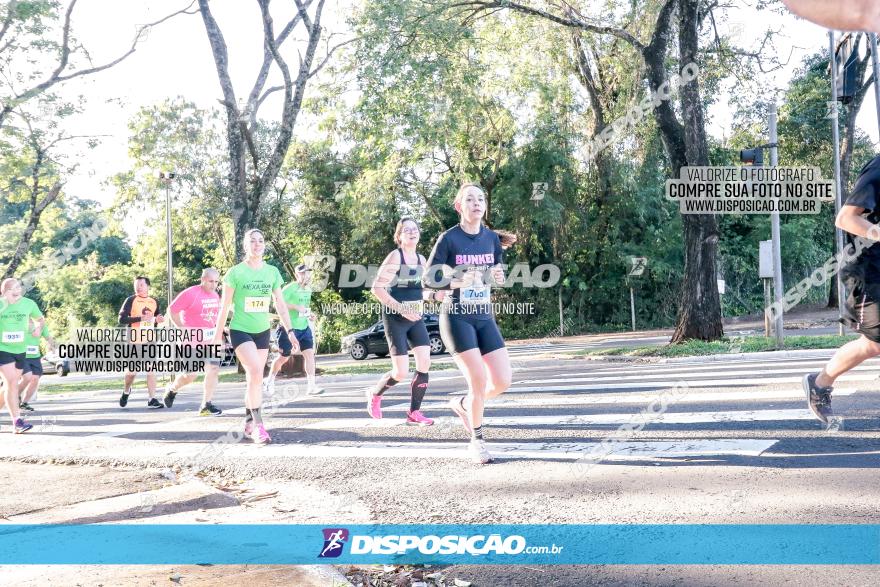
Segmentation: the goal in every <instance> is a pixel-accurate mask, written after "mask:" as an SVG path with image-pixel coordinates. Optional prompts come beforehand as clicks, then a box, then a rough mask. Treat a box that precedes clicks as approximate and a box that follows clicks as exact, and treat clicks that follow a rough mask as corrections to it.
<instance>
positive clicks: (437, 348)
mask: <svg viewBox="0 0 880 587" xmlns="http://www.w3.org/2000/svg"><path fill="white" fill-rule="evenodd" d="M430 341H431V354H432V355H439V354H440V353H442V352H443V351H445V350H446V345H445V344H443V339H442V338H440V336H439V335H436V334H435V335H433V336H431V339H430Z"/></svg>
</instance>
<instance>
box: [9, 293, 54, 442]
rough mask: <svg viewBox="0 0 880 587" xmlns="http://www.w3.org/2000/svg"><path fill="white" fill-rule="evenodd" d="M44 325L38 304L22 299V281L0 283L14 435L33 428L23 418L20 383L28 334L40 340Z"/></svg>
mask: <svg viewBox="0 0 880 587" xmlns="http://www.w3.org/2000/svg"><path fill="white" fill-rule="evenodd" d="M44 322H45V320H44V319H43V313H42V312H40V309H39V308H38V307H37V304H35V303H34V302H33V300H30V299H28V298H25V297H22V288H21V282H20V281H19V280H17V279H15V278H13V277H9V278H7V279H4V280H3V282H2V283H0V380H2V381H3V389H4V391H5V394H4V401H5V403H6V409H7V410H8V411H9V415H10V416H11V417H12V432H13V433H14V434H21V433H23V432H27V431H28V430H30V429H31V428H33V426H32V425H30V424H28V423H27V422H25V421H24V420H23V419H22V418H21V417H20V416H21V413H20V410H19V405H18V403H19V396H18V389H19V385H18V382H19V380H20V379H21V375H22V370H23V369H24V360H25V354H26V351H27V343H26V342H25V332H26V331H27V330H28V329H31V333H32V334H33V336H39V335H40V332H41V331H42V330H43V324H44Z"/></svg>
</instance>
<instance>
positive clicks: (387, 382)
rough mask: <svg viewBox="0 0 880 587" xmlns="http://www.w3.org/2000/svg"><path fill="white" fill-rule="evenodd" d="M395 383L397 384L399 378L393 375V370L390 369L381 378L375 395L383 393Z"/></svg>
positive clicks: (374, 392)
mask: <svg viewBox="0 0 880 587" xmlns="http://www.w3.org/2000/svg"><path fill="white" fill-rule="evenodd" d="M395 385H397V379H395V378H394V377H392V376H391V372H390V371H389V372H388V373H386V374H385V375H383V376H382V379H380V380H379V386H378V387H377V388H376V389H375V390H374V391H373V395H382V394H383V393H385V392H386V391H388V390H389V389H391V388H392V387H394V386H395Z"/></svg>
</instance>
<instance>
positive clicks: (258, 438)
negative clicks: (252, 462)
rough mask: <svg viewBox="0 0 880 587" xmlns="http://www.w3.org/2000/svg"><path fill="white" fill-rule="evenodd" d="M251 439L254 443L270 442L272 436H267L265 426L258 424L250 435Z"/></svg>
mask: <svg viewBox="0 0 880 587" xmlns="http://www.w3.org/2000/svg"><path fill="white" fill-rule="evenodd" d="M251 440H253V441H254V442H255V443H256V444H269V443H270V442H272V437H271V436H269V433H268V432H266V428H265V427H264V426H263V425H262V424H260V425H259V426H257V427H256V429H255V430H254V433H253V434H252V435H251Z"/></svg>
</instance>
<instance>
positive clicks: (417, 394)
mask: <svg viewBox="0 0 880 587" xmlns="http://www.w3.org/2000/svg"><path fill="white" fill-rule="evenodd" d="M409 388H410V392H411V393H412V395H411V396H410V400H409V411H410V412H415V411H416V410H418V409H419V408H421V407H422V400H423V399H425V393H427V391H428V374H427V373H422V372H421V371H416V374H415V377H413V379H412V381H411V382H410V384H409Z"/></svg>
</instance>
